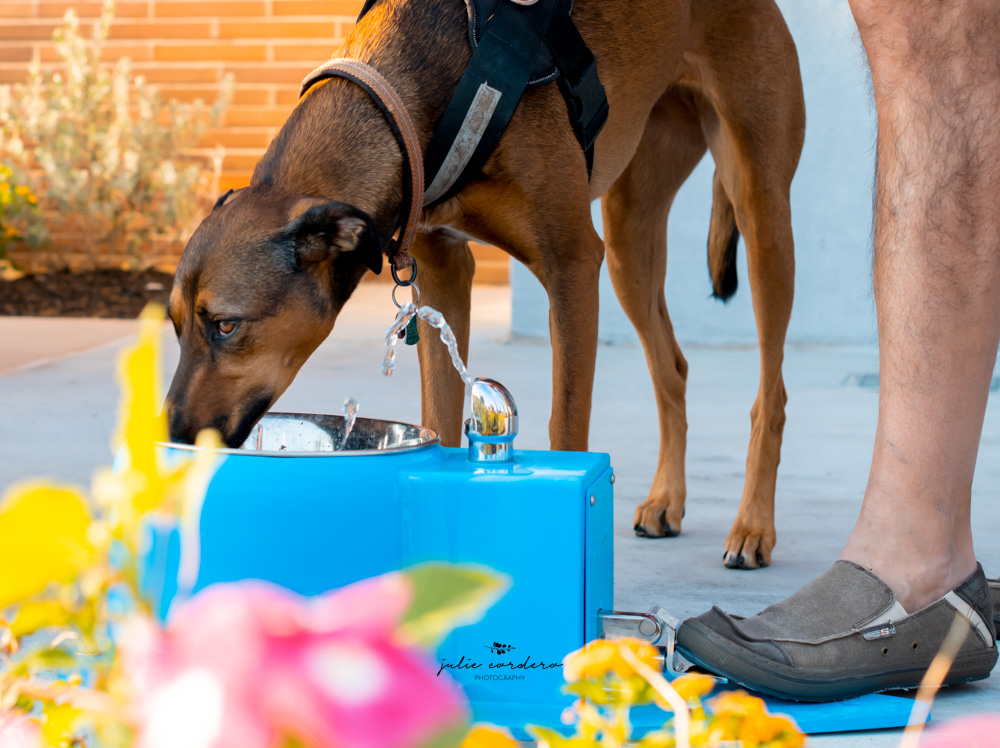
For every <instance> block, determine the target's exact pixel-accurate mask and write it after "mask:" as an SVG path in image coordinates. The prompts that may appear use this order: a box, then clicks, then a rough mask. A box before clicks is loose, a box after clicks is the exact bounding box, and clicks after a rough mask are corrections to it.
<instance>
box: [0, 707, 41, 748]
mask: <svg viewBox="0 0 1000 748" xmlns="http://www.w3.org/2000/svg"><path fill="white" fill-rule="evenodd" d="M42 745H43V743H42V730H41V728H40V727H39V726H38V722H37V721H36V720H34V719H32V718H31V717H29V716H28V715H26V714H23V713H21V712H16V711H14V710H11V711H6V712H4V711H0V748H42Z"/></svg>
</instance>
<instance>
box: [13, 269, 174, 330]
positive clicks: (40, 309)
mask: <svg viewBox="0 0 1000 748" xmlns="http://www.w3.org/2000/svg"><path fill="white" fill-rule="evenodd" d="M173 279H174V278H173V275H171V274H170V273H164V272H162V271H159V270H153V269H149V270H141V271H133V270H117V269H108V270H86V271H81V272H69V271H60V272H55V273H37V274H30V275H26V276H24V277H23V278H18V279H17V280H10V281H8V280H2V279H0V315H14V316H21V317H26V316H30V317H118V318H121V319H132V318H134V317H136V316H138V314H139V312H141V311H142V309H143V307H144V306H146V304H147V303H148V302H150V301H158V302H160V303H161V304H166V303H167V297H168V296H169V295H170V284H171V283H173Z"/></svg>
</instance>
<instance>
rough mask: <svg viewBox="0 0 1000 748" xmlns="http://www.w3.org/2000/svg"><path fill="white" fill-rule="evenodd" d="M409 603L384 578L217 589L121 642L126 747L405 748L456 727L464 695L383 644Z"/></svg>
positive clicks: (401, 580)
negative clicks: (332, 587) (130, 689)
mask: <svg viewBox="0 0 1000 748" xmlns="http://www.w3.org/2000/svg"><path fill="white" fill-rule="evenodd" d="M411 597H412V589H411V585H410V583H409V581H408V580H407V578H406V577H405V576H403V575H401V574H387V575H384V576H381V577H376V578H375V579H370V580H367V581H365V582H361V583H358V584H354V585H350V586H348V587H344V588H343V589H340V590H337V591H334V592H331V593H328V594H326V595H321V596H319V597H315V598H303V597H301V596H299V595H296V594H294V593H292V592H289V591H288V590H285V589H283V588H280V587H277V586H275V585H272V584H268V583H265V582H242V583H236V584H218V585H214V586H212V587H209V588H207V589H206V590H204V591H203V592H201V593H199V594H198V595H196V596H195V597H194V598H192V599H191V601H190V602H188V603H187V604H185V605H184V606H182V607H181V608H180V609H179V610H177V611H176V615H174V616H173V617H172V618H171V620H170V621H169V623H168V625H167V627H166V631H160V630H159V629H158V628H156V626H155V625H153V624H152V623H151V622H149V621H145V620H136V621H133V622H132V623H131V624H130V625H129V626H128V628H127V630H126V631H125V633H124V635H123V638H122V645H121V648H122V656H123V658H124V660H123V661H124V663H125V668H126V671H127V672H128V673H129V675H130V678H131V679H132V682H133V686H134V688H135V689H136V692H135V695H136V698H137V701H138V703H139V706H140V711H141V713H142V722H143V726H142V728H141V729H140V731H139V735H138V738H137V741H136V748H167V747H168V746H169V748H174V747H175V746H178V745H183V746H185V747H186V748H271V747H272V746H276V745H280V744H281V742H282V737H283V736H286V735H294V736H295V737H296V738H297V739H299V740H300V741H301V742H303V743H305V744H306V745H309V746H317V747H322V748H326V747H327V746H337V748H409V747H410V746H414V745H417V744H418V743H423V742H426V741H427V740H428V739H429V738H431V737H433V736H434V735H435V734H437V733H438V732H440V731H442V730H444V729H447V728H450V727H454V726H456V725H459V724H462V722H463V720H464V719H465V718H466V708H465V703H464V697H463V696H462V694H461V692H460V691H459V689H458V687H457V686H456V685H455V684H454V683H453V682H452V681H451V680H449V679H447V678H446V677H445V676H443V675H442V676H441V677H438V676H437V669H436V668H435V667H434V665H433V663H432V661H431V659H430V658H429V657H428V656H427V655H426V654H425V653H423V652H421V651H417V650H414V649H412V648H408V647H405V646H403V645H401V644H400V643H399V642H398V641H396V638H395V632H396V629H397V627H398V626H399V623H400V620H401V619H402V617H403V614H404V613H405V612H406V609H407V607H408V606H409V603H410V600H411Z"/></svg>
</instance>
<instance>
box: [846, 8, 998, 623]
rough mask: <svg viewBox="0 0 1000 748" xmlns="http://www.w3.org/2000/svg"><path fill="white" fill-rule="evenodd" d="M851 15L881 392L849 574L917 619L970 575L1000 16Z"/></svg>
mask: <svg viewBox="0 0 1000 748" xmlns="http://www.w3.org/2000/svg"><path fill="white" fill-rule="evenodd" d="M851 5H852V9H853V11H854V15H855V19H856V21H857V23H858V28H859V29H860V31H861V38H862V41H863V42H864V45H865V50H866V51H867V53H868V59H869V63H870V65H871V73H872V83H873V87H874V93H875V104H876V108H877V113H878V167H877V175H878V176H877V182H876V202H875V275H874V283H875V305H876V310H877V315H878V334H879V360H880V390H879V418H878V429H877V433H876V437H875V449H874V455H873V458H872V467H871V473H870V476H869V480H868V488H867V490H866V492H865V499H864V504H863V506H862V510H861V516H860V518H859V519H858V523H857V525H856V526H855V528H854V531H853V533H852V534H851V537H850V539H849V540H848V542H847V546H846V548H845V549H844V552H843V554H842V556H841V558H843V559H846V560H850V561H854V562H855V563H858V564H860V565H862V566H865V567H867V568H869V569H871V570H872V571H873V572H874V573H875V574H876V575H877V576H878V577H879V578H881V579H882V580H884V581H885V582H886V583H887V584H888V585H889V586H890V587H891V588H892V589H893V591H894V592H895V594H896V598H897V600H898V601H899V602H900V603H901V604H902V605H903V607H904V608H906V610H907V611H910V612H912V611H914V610H917V609H919V608H921V607H923V606H924V605H927V604H928V603H930V602H932V601H933V600H935V599H937V598H938V597H940V596H942V595H944V594H945V593H947V592H948V591H949V590H951V589H953V588H954V587H955V586H956V585H957V584H958V583H959V582H961V581H962V580H963V579H965V578H966V577H968V576H969V574H971V573H972V572H973V571H974V570H975V568H976V561H975V554H974V553H973V549H972V530H971V524H970V503H971V491H972V475H973V471H974V468H975V464H976V456H977V451H978V447H979V438H980V433H981V431H982V425H983V415H984V412H985V408H986V399H987V396H988V394H989V382H990V377H991V374H992V371H993V366H994V362H995V359H996V354H997V345H998V342H1000V293H998V289H1000V210H998V209H997V206H998V205H1000V128H997V126H996V123H997V121H998V118H1000V56H998V55H997V49H998V48H1000V6H998V5H997V4H996V2H995V1H994V0H973V1H972V2H957V1H954V0H952V1H951V2H940V1H939V0H922V1H921V2H917V3H914V2H895V1H894V0H853V2H852V3H851Z"/></svg>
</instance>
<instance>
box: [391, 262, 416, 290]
mask: <svg viewBox="0 0 1000 748" xmlns="http://www.w3.org/2000/svg"><path fill="white" fill-rule="evenodd" d="M410 268H411V269H412V270H413V273H411V275H410V277H409V278H407V279H406V280H400V279H399V270H398V269H397V268H396V266H395V264H390V265H389V270H391V271H392V279H393V280H394V281H396V285H397V286H402V287H403V288H406V287H407V286H412V285H413V284H414V283H416V282H417V261H416V260H413V259H411V260H410Z"/></svg>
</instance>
